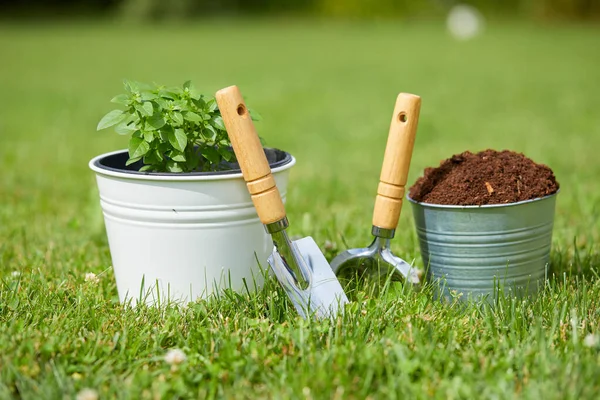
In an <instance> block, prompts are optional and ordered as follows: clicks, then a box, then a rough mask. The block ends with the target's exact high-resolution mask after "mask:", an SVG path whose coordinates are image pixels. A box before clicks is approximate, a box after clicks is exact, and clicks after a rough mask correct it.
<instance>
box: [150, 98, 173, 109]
mask: <svg viewBox="0 0 600 400" xmlns="http://www.w3.org/2000/svg"><path fill="white" fill-rule="evenodd" d="M152 101H154V102H155V103H156V105H157V106H158V109H159V110H160V109H168V108H169V103H168V101H170V100H165V99H163V98H162V97H157V98H155V99H154V100H152Z"/></svg>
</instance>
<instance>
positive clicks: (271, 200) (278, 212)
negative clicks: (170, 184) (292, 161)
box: [215, 86, 285, 225]
mask: <svg viewBox="0 0 600 400" xmlns="http://www.w3.org/2000/svg"><path fill="white" fill-rule="evenodd" d="M215 97H216V100H217V104H218V105H219V110H220V111H221V116H222V117H223V122H224V123H225V128H226V129H227V134H228V135H229V139H230V140H231V144H232V146H233V151H234V152H235V156H236V158H237V161H238V163H239V164H240V168H241V170H242V174H243V175H244V180H245V181H246V185H247V186H248V191H249V192H250V196H251V197H252V201H253V202H254V207H255V208H256V212H257V213H258V217H259V218H260V221H261V222H262V223H263V224H265V225H266V224H270V223H273V222H277V221H279V220H281V219H283V218H285V208H284V206H283V201H282V200H281V195H280V194H279V190H278V189H277V186H276V185H275V179H274V178H273V175H272V174H271V168H270V167H269V162H268V161H267V157H266V156H265V152H264V150H263V147H262V145H261V143H260V139H259V138H258V135H257V134H256V129H255V128H254V124H253V123H252V118H251V117H250V113H249V112H248V108H247V107H246V104H245V103H244V99H243V98H242V94H241V93H240V90H239V89H238V87H237V86H230V87H228V88H225V89H221V90H219V91H218V92H217V94H216V96H215Z"/></svg>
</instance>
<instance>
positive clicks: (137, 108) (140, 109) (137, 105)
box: [134, 104, 152, 117]
mask: <svg viewBox="0 0 600 400" xmlns="http://www.w3.org/2000/svg"><path fill="white" fill-rule="evenodd" d="M134 107H135V109H136V110H138V112H139V113H140V114H142V116H144V117H150V116H151V115H152V114H148V110H146V109H145V108H144V107H143V106H142V105H140V104H136V105H134Z"/></svg>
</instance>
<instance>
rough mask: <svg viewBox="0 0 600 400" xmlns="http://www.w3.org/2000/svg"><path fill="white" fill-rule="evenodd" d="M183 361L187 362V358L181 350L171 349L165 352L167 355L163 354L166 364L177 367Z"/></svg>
mask: <svg viewBox="0 0 600 400" xmlns="http://www.w3.org/2000/svg"><path fill="white" fill-rule="evenodd" d="M185 360H187V356H186V355H185V353H184V352H183V350H180V349H171V350H169V351H167V354H165V361H166V362H167V364H171V365H178V364H181V363H182V362H184V361H185Z"/></svg>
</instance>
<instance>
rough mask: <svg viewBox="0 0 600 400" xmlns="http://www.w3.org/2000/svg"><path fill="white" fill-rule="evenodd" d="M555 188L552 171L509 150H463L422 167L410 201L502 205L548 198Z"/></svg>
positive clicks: (555, 190) (411, 189)
mask: <svg viewBox="0 0 600 400" xmlns="http://www.w3.org/2000/svg"><path fill="white" fill-rule="evenodd" d="M558 188H559V185H558V182H557V181H556V178H555V177H554V173H553V172H552V170H551V169H550V168H549V167H547V166H545V165H542V164H536V163H535V162H533V161H532V160H530V159H529V158H527V157H525V156H524V155H523V154H520V153H515V152H513V151H509V150H504V151H495V150H485V151H482V152H479V153H477V154H473V153H471V152H469V151H466V152H464V153H462V154H457V155H454V156H452V157H451V158H449V159H447V160H444V161H442V163H441V164H440V166H439V167H437V168H426V169H425V174H424V176H423V177H421V178H419V179H418V180H417V182H415V184H414V185H413V186H412V187H411V188H410V192H409V193H410V194H409V196H410V198H411V199H413V200H415V201H418V202H424V203H431V204H446V205H461V206H466V205H485V204H505V203H515V202H518V201H524V200H531V199H535V198H538V197H544V196H548V195H550V194H553V193H556V192H557V191H558Z"/></svg>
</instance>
